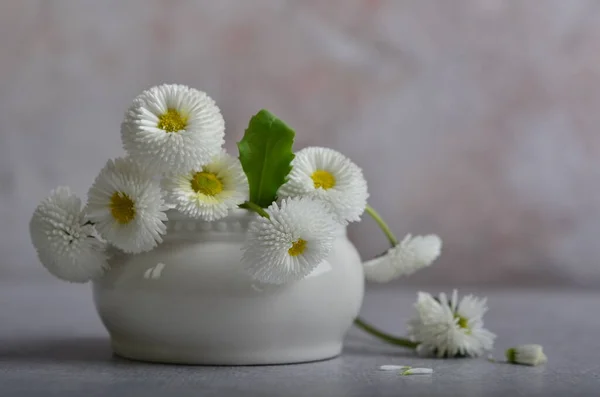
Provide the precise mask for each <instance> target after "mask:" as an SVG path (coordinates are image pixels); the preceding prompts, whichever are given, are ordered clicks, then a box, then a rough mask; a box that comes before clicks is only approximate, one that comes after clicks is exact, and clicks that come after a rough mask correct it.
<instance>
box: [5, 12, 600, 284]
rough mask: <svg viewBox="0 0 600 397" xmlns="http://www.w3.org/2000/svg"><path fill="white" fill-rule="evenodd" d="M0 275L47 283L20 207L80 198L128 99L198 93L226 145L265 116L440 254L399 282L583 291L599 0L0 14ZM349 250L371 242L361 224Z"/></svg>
mask: <svg viewBox="0 0 600 397" xmlns="http://www.w3.org/2000/svg"><path fill="white" fill-rule="evenodd" d="M0 50H1V51H0V220H1V222H2V223H1V225H2V227H0V250H1V252H2V259H0V276H1V277H11V278H13V277H14V278H28V279H39V280H47V279H49V276H47V275H46V274H45V273H44V271H43V270H42V269H41V266H40V265H39V263H38V262H37V260H36V259H35V255H34V252H33V250H32V248H31V246H30V243H29V237H28V232H27V222H28V220H29V216H30V214H31V212H32V211H33V208H34V207H35V205H36V204H37V202H38V200H40V199H41V198H42V197H43V196H44V195H46V194H47V192H48V191H49V190H50V189H52V188H53V187H55V186H56V185H58V184H68V185H70V186H72V187H73V188H75V190H76V191H78V192H79V193H81V194H82V195H84V194H85V192H86V191H87V188H88V187H89V185H90V184H91V182H92V180H93V178H94V177H95V175H96V173H97V171H98V170H99V168H100V167H101V166H102V165H103V164H104V162H105V160H106V159H107V158H108V157H115V156H118V155H121V148H120V145H121V144H120V138H119V124H120V121H121V118H122V115H123V112H124V110H125V108H126V107H127V105H128V103H129V102H130V101H131V99H132V98H133V97H134V96H135V95H136V94H138V93H139V92H140V91H141V90H143V89H145V88H148V87H149V86H152V85H156V84H159V83H162V82H177V83H182V84H188V85H190V86H193V87H196V88H199V89H202V90H204V91H207V92H208V93H209V94H210V95H211V96H212V97H213V98H215V100H216V101H217V103H218V104H219V106H220V107H221V109H222V111H223V114H224V116H225V119H226V122H227V141H228V142H227V147H228V148H229V149H230V150H231V151H232V152H234V151H235V142H236V141H237V140H239V139H240V137H241V135H242V133H243V130H244V127H245V126H246V124H247V122H248V119H249V118H250V116H251V115H252V114H254V113H255V112H256V111H257V110H258V109H260V108H267V109H270V110H271V111H272V112H274V113H275V114H277V115H278V116H280V117H281V118H282V119H284V120H285V121H287V123H288V124H290V125H291V126H292V127H294V128H295V129H296V131H297V143H296V147H297V148H301V147H304V146H306V145H321V146H329V147H332V148H335V149H337V150H340V151H342V152H344V153H345V154H347V155H348V156H350V157H351V158H352V159H354V161H355V162H356V163H358V164H359V165H360V166H362V167H363V168H364V171H365V174H366V176H367V178H368V181H369V184H370V192H371V196H372V199H371V202H372V204H373V205H374V206H375V207H376V208H378V209H380V211H381V212H382V214H384V215H385V217H386V218H388V220H390V222H391V223H392V225H393V227H394V229H395V230H396V231H397V232H398V234H401V235H402V234H404V233H407V232H412V233H427V232H437V233H438V234H440V235H441V236H442V237H443V239H444V241H445V247H444V254H443V257H442V259H441V260H440V261H439V262H438V263H436V265H435V266H434V267H432V268H430V269H427V270H426V271H423V272H422V273H420V274H418V275H416V276H415V277H413V278H411V279H408V280H404V282H405V283H407V282H408V283H420V284H421V283H423V284H424V283H439V284H441V283H452V284H465V283H493V284H502V283H518V284H535V285H554V286H555V285H581V286H600V263H599V262H600V261H599V258H600V244H599V243H598V242H597V240H598V236H600V187H599V184H598V182H599V181H600V131H599V130H600V2H598V1H594V0H590V1H583V0H569V1H565V0H547V1H544V2H543V6H542V2H539V1H503V0H478V1H476V0H473V1H466V0H465V1H463V0H453V1H447V0H438V1H427V0H413V1H393V0H390V1H377V0H362V1H358V0H335V1H319V0H311V1H283V0H273V1H258V0H253V1H240V0H238V1H233V0H228V1H223V0H221V1H188V2H185V1H142V0H130V1H116V0H115V1H93V0H86V1H75V0H73V1H60V0H54V1H53V0H40V1H33V0H21V1H7V2H2V3H0ZM350 234H351V237H352V239H353V240H354V241H355V243H356V245H357V246H358V247H359V249H360V251H361V253H362V254H363V257H365V258H368V257H371V256H373V255H375V254H377V253H379V252H380V251H382V250H383V249H384V248H385V247H386V243H385V239H384V238H383V236H382V235H381V234H379V233H378V231H377V229H376V227H375V226H374V225H373V223H372V222H370V221H369V220H368V219H367V220H365V221H364V222H362V223H361V224H359V225H353V226H352V227H351V228H350Z"/></svg>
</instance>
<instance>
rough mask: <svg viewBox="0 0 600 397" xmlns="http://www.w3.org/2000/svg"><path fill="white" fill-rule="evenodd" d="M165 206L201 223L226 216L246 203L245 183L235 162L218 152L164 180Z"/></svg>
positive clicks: (246, 182) (246, 188)
mask: <svg viewBox="0 0 600 397" xmlns="http://www.w3.org/2000/svg"><path fill="white" fill-rule="evenodd" d="M163 187H164V188H165V190H166V200H167V203H169V204H171V205H173V206H174V207H175V209H177V210H178V211H180V212H182V213H184V214H186V215H188V216H190V217H192V218H202V219H204V220H205V221H214V220H217V219H220V218H223V217H225V216H227V214H228V213H229V210H231V209H233V208H236V207H237V206H238V205H239V204H241V203H243V202H244V201H246V200H247V199H248V179H247V178H246V174H245V173H244V170H243V169H242V165H241V164H240V162H239V160H238V159H236V158H234V157H232V156H230V155H228V154H227V153H225V152H221V153H219V154H218V155H216V156H215V157H213V159H212V160H211V162H210V163H208V164H206V165H205V166H203V167H198V168H197V169H194V170H192V171H191V172H188V173H185V174H178V175H173V176H168V177H167V178H165V180H164V182H163Z"/></svg>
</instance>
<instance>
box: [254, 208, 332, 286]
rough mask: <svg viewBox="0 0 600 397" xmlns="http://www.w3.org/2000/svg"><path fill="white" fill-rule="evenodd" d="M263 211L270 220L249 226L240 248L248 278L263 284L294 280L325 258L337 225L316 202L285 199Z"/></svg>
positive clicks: (259, 220) (258, 221) (258, 219)
mask: <svg viewBox="0 0 600 397" xmlns="http://www.w3.org/2000/svg"><path fill="white" fill-rule="evenodd" d="M266 212H267V213H268V214H269V217H270V218H264V217H260V218H257V219H256V220H254V221H253V222H252V223H251V224H250V226H249V230H248V239H247V242H246V245H245V247H244V255H243V258H244V263H245V265H246V269H247V271H248V273H249V274H250V276H251V277H252V278H254V279H255V280H257V281H260V282H263V283H267V284H285V283H288V282H291V281H297V280H300V279H302V278H303V277H305V276H307V275H308V274H309V273H310V272H311V271H312V270H313V269H315V268H316V267H317V265H318V264H319V263H321V261H323V260H325V259H326V258H327V256H328V255H329V252H330V251H331V248H332V246H333V241H334V239H335V232H336V228H337V227H338V226H337V224H336V222H335V221H334V220H333V218H331V215H330V214H329V213H328V211H327V209H326V208H325V207H324V206H323V205H322V204H321V203H320V202H318V201H315V200H312V199H310V198H308V197H301V198H288V199H285V200H283V201H282V202H281V204H279V205H278V204H277V203H273V204H272V205H271V206H270V207H269V208H268V209H267V210H266Z"/></svg>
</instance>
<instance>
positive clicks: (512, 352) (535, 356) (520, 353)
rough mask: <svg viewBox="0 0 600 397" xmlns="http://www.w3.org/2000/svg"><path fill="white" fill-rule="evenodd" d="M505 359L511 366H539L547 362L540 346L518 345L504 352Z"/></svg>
mask: <svg viewBox="0 0 600 397" xmlns="http://www.w3.org/2000/svg"><path fill="white" fill-rule="evenodd" d="M506 359H507V360H508V362H509V363H512V364H523V365H532V366H536V365H541V364H545V363H546V362H547V361H548V357H546V355H545V354H544V349H543V348H542V346H541V345H533V344H531V345H519V346H516V347H512V348H510V349H508V350H507V351H506Z"/></svg>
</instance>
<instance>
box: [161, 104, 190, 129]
mask: <svg viewBox="0 0 600 397" xmlns="http://www.w3.org/2000/svg"><path fill="white" fill-rule="evenodd" d="M186 126H187V117H185V116H184V115H182V114H181V113H179V111H178V110H177V109H173V108H169V109H167V112H166V113H164V114H161V115H160V116H158V128H160V129H161V130H165V132H177V131H181V130H184V129H185V127H186Z"/></svg>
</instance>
